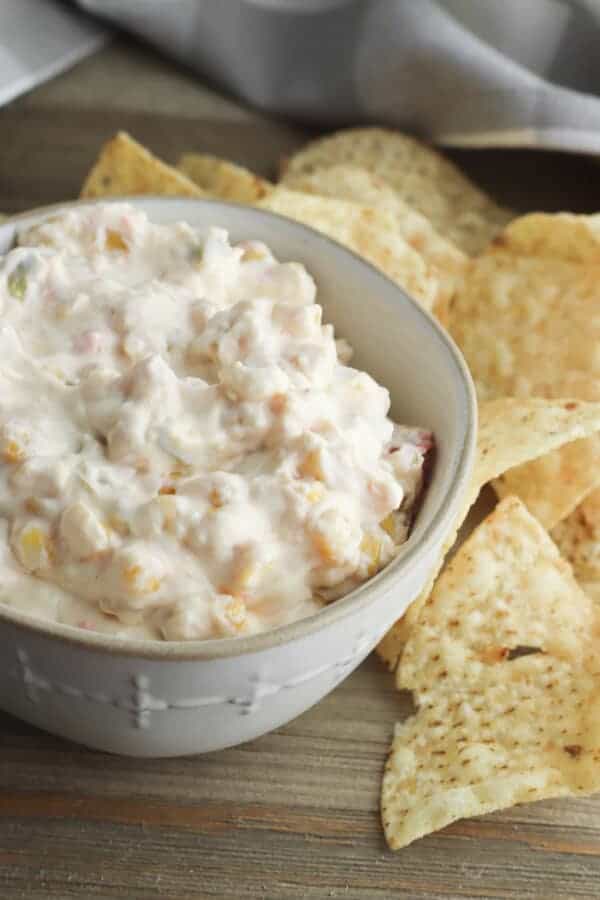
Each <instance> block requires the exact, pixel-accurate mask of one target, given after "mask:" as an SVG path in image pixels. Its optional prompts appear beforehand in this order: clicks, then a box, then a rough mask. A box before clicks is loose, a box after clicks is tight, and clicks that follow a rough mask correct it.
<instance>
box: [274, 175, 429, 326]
mask: <svg viewBox="0 0 600 900" xmlns="http://www.w3.org/2000/svg"><path fill="white" fill-rule="evenodd" d="M258 205H259V207H260V208H261V209H267V210H270V211H271V212H275V213H279V215H282V216H287V217H288V218H289V219H296V220H297V221H298V222H303V223H304V224H305V225H308V226H310V227H311V228H314V229H315V230H316V231H321V232H322V233H323V234H326V235H327V236H328V237H330V238H332V239H333V240H334V241H337V242H338V243H340V244H343V245H344V246H345V247H348V248H349V249H350V250H353V251H354V252H355V253H357V254H358V255H359V256H362V257H364V258H365V259H366V260H368V262H370V263H372V264H373V265H374V266H376V267H377V268H378V269H380V270H381V271H382V272H383V273H384V274H385V275H387V276H388V278H391V279H392V281H395V282H396V284H398V285H399V286H400V287H402V288H404V290H405V291H407V293H409V294H410V295H411V297H414V298H415V300H418V301H419V302H420V303H421V305H422V306H423V307H424V308H425V309H427V310H431V309H432V308H433V306H434V304H435V299H436V296H437V293H438V287H439V286H438V281H437V278H435V276H434V274H433V272H432V271H431V269H430V268H429V267H428V266H427V264H426V263H425V261H424V260H423V257H422V256H421V255H420V254H419V253H417V251H416V250H414V249H413V248H412V247H410V246H409V245H408V244H407V242H406V241H405V240H404V238H403V237H402V236H401V235H400V234H398V231H397V228H396V225H395V222H394V218H393V216H392V215H390V213H388V212H386V211H385V210H378V209H374V208H373V207H370V206H363V205H362V204H359V203H351V202H350V201H348V200H334V199H333V198H331V197H318V196H312V195H310V194H301V193H299V192H298V191H290V190H288V189H287V188H281V187H278V188H276V189H275V190H274V191H273V193H271V194H269V195H268V196H267V197H266V198H265V199H264V200H262V201H261V202H260V203H259V204H258Z"/></svg>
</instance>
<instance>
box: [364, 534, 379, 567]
mask: <svg viewBox="0 0 600 900" xmlns="http://www.w3.org/2000/svg"><path fill="white" fill-rule="evenodd" d="M360 549H361V550H362V552H363V553H364V554H365V556H367V557H368V558H369V559H370V560H371V562H370V564H369V567H368V569H367V573H368V575H369V577H371V575H374V574H375V573H376V572H377V570H378V568H379V559H380V557H381V541H379V540H377V538H376V537H374V536H373V535H372V534H365V535H364V537H363V539H362V541H361V542H360Z"/></svg>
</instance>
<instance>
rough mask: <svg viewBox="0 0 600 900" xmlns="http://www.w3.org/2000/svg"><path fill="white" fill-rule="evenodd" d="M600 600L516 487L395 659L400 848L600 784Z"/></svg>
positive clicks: (393, 839) (396, 842)
mask: <svg viewBox="0 0 600 900" xmlns="http://www.w3.org/2000/svg"><path fill="white" fill-rule="evenodd" d="M598 615H599V614H598V610H597V608H596V607H595V606H594V604H593V603H592V601H591V600H590V599H589V598H588V597H586V595H585V594H584V593H583V591H582V590H581V589H580V588H579V586H578V585H577V583H576V581H575V579H574V577H573V574H572V572H571V570H570V567H569V565H568V564H567V563H566V562H565V561H564V560H563V559H562V558H561V557H560V554H559V552H558V550H557V548H556V546H555V545H554V544H553V542H552V541H551V540H550V538H549V537H548V535H547V534H546V532H545V531H544V529H543V528H542V526H541V525H540V524H539V523H538V522H537V520H536V519H534V518H533V516H531V515H530V514H529V513H528V512H527V510H526V508H525V507H524V506H523V504H522V503H521V502H520V501H519V500H518V499H517V498H514V497H509V498H507V499H505V500H503V501H502V502H501V503H500V504H499V505H498V506H497V508H496V510H495V511H494V512H493V513H492V514H491V515H490V516H489V517H488V518H487V519H486V520H485V521H484V522H483V524H482V525H480V526H479V528H477V529H476V530H475V531H474V532H473V534H472V536H471V537H470V538H469V540H468V541H467V542H466V543H465V544H464V545H463V546H462V547H461V549H460V550H459V551H458V553H457V554H456V556H455V557H454V559H453V560H452V562H451V563H450V564H449V566H448V568H447V569H446V571H445V572H444V573H443V575H442V576H441V578H440V579H439V581H438V583H437V584H436V587H435V589H434V591H433V593H432V595H431V597H430V599H429V601H428V603H427V606H426V607H425V609H424V610H423V613H422V616H421V619H420V622H419V628H418V629H416V630H415V631H414V633H413V634H412V635H411V638H410V640H409V643H408V645H407V647H406V649H405V652H404V655H403V658H402V661H401V663H400V666H399V668H398V678H397V682H398V686H399V687H400V688H407V689H409V690H412V691H413V699H414V702H415V705H416V707H417V711H416V713H415V714H414V715H413V716H411V717H410V718H409V719H408V720H407V721H405V722H404V723H401V724H399V725H397V726H396V730H395V736H394V741H393V745H392V749H391V752H390V756H389V759H388V762H387V765H386V770H385V773H384V778H383V784H382V792H381V810H382V819H383V825H384V830H385V835H386V838H387V840H388V843H389V845H390V847H392V848H393V849H397V848H399V847H404V846H406V844H409V843H411V842H412V841H414V840H416V839H417V838H419V837H422V836H423V835H425V834H428V833H430V832H432V831H436V830H438V829H440V828H443V827H444V826H445V825H447V824H448V823H450V822H452V821H454V820H456V819H459V818H463V817H465V816H473V815H481V814H483V813H487V812H491V811H493V810H497V809H503V808H506V807H508V806H512V805H514V804H515V803H524V802H529V801H532V800H539V799H543V798H548V797H561V796H567V795H574V794H588V793H592V792H593V791H596V790H598V789H600V674H599V665H598V658H597V651H596V648H597V640H598V637H599V634H600V632H599V628H600V623H599V621H598Z"/></svg>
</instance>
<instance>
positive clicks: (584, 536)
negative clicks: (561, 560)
mask: <svg viewBox="0 0 600 900" xmlns="http://www.w3.org/2000/svg"><path fill="white" fill-rule="evenodd" d="M551 537H552V539H553V540H554V541H555V543H556V544H557V546H558V548H559V550H560V551H561V553H562V555H563V556H564V557H565V559H567V560H568V561H569V562H570V564H571V566H572V567H573V572H574V573H575V577H576V578H577V581H578V582H579V584H580V585H581V587H582V589H583V590H584V591H585V592H586V594H588V595H589V596H590V597H591V598H592V599H593V600H594V601H595V602H596V603H599V602H600V488H596V490H594V491H592V492H591V494H589V495H588V496H587V497H586V498H585V499H584V500H583V501H582V502H581V503H580V504H579V506H578V507H577V508H576V509H575V510H574V512H572V513H571V515H570V516H569V517H568V518H566V519H565V520H564V521H562V522H560V523H559V524H558V525H557V526H556V528H554V530H553V531H552V532H551Z"/></svg>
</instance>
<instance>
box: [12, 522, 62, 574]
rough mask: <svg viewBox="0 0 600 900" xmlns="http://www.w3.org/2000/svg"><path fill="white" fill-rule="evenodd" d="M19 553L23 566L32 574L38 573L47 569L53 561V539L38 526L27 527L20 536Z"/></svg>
mask: <svg viewBox="0 0 600 900" xmlns="http://www.w3.org/2000/svg"><path fill="white" fill-rule="evenodd" d="M17 552H18V556H19V559H20V561H21V563H22V564H23V566H24V567H25V568H26V569H28V570H29V571H30V572H36V571H38V570H39V569H43V568H46V567H47V566H48V565H49V564H50V563H51V561H52V557H53V555H54V546H53V542H52V538H51V537H50V535H49V534H48V533H47V532H46V531H44V530H43V529H42V528H40V527H38V526H37V525H27V526H26V527H25V528H24V529H23V530H22V532H21V534H20V536H19V542H18V546H17Z"/></svg>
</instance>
